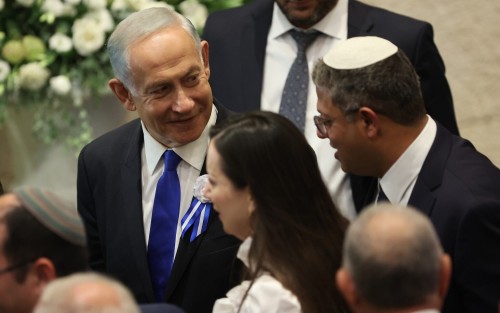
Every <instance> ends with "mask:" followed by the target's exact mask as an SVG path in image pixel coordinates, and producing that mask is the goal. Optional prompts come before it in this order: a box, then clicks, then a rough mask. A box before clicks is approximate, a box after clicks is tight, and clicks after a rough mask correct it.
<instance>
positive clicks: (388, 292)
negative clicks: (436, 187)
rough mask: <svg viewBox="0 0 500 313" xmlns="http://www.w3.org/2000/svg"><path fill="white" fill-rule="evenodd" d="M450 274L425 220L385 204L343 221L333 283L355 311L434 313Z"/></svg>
mask: <svg viewBox="0 0 500 313" xmlns="http://www.w3.org/2000/svg"><path fill="white" fill-rule="evenodd" d="M450 277H451V260H450V257H449V256H448V255H447V254H445V253H444V252H443V248H442V247H441V244H440V243H439V239H438V237H437V235H436V232H435V230H434V228H433V226H432V224H431V222H430V221H429V219H428V218H427V217H426V216H425V215H423V214H422V213H420V212H418V211H417V210H416V209H415V208H409V207H402V206H396V205H391V204H388V203H385V204H382V205H380V206H377V207H374V206H372V207H369V208H367V209H366V210H364V211H363V212H362V213H361V214H360V216H359V217H358V218H357V219H356V220H354V221H353V222H352V224H351V225H350V226H349V229H348V230H347V234H346V239H345V242H344V250H343V258H342V268H341V269H339V270H338V272H337V285H338V287H339V289H340V291H341V292H342V294H343V295H344V297H345V299H346V300H347V302H348V303H349V306H350V307H351V309H352V311H353V312H355V313H382V312H383V313H410V312H413V313H417V312H420V313H437V312H439V310H440V308H441V306H442V305H443V302H444V297H445V295H446V292H447V290H448V285H449V282H450Z"/></svg>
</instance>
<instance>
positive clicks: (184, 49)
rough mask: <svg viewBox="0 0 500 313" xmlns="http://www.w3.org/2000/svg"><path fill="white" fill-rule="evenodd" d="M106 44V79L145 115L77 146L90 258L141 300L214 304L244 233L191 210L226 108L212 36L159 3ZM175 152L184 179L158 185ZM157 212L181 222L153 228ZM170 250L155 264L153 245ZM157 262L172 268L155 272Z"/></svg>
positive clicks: (194, 307)
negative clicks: (211, 52) (206, 37)
mask: <svg viewBox="0 0 500 313" xmlns="http://www.w3.org/2000/svg"><path fill="white" fill-rule="evenodd" d="M108 52H109V54H110V60H111V64H112V66H113V70H114V73H115V78H113V79H111V80H110V81H109V86H110V88H111V89H112V91H113V92H114V94H115V95H116V97H117V98H118V99H119V100H120V102H121V103H122V104H123V105H124V107H125V108H126V109H127V110H130V111H137V112H138V115H139V119H137V120H134V121H131V122H129V123H127V124H125V125H123V126H121V127H119V128H117V129H115V130H113V131H111V132H109V133H107V134H105V135H103V136H102V137H100V138H98V139H96V140H94V141H93V142H92V143H90V144H89V145H87V146H86V147H84V148H83V150H82V151H81V153H80V157H79V161H78V181H77V188H78V210H79V212H80V214H81V216H82V217H83V219H84V221H85V225H86V229H87V231H88V243H89V247H90V250H91V258H90V266H91V267H92V268H93V269H95V270H98V271H102V272H105V273H107V274H109V275H111V276H113V277H116V278H117V279H119V280H120V281H122V282H123V283H124V284H125V285H126V286H127V287H128V288H130V289H131V290H132V292H133V294H134V296H135V297H136V299H137V300H138V302H140V303H148V302H162V301H165V302H171V303H174V304H176V305H178V306H180V307H182V308H183V309H184V310H185V311H186V312H196V313H199V312H211V311H212V306H213V303H214V302H215V300H216V299H217V298H220V297H223V296H224V294H225V293H226V292H227V291H228V290H229V289H230V287H232V283H231V282H230V276H231V275H232V274H233V273H232V270H233V265H234V264H233V262H234V260H235V255H236V252H237V249H238V246H239V241H238V240H237V239H236V238H234V237H232V236H229V235H227V234H225V233H224V231H223V229H222V225H221V223H220V221H219V219H218V217H217V215H216V213H215V212H214V211H213V210H211V209H210V207H209V206H208V208H207V209H206V210H205V211H203V212H200V214H194V215H193V216H191V215H190V214H188V210H189V212H195V211H196V210H197V208H199V207H198V206H196V207H195V206H193V204H195V203H197V199H196V198H194V197H193V186H194V184H195V182H196V181H197V177H199V176H200V174H204V173H205V169H204V160H205V154H206V150H207V146H208V142H209V137H208V130H209V128H210V126H212V125H214V124H215V123H218V122H220V121H222V120H224V119H225V118H226V116H227V115H228V114H229V111H227V110H226V109H224V107H222V106H221V105H220V104H217V103H216V102H215V104H214V100H213V98H212V93H211V89H210V85H209V83H208V78H209V76H210V68H209V64H208V44H207V42H205V41H200V39H199V37H198V34H197V33H196V30H195V29H194V27H193V26H192V24H191V23H190V22H189V21H188V20H187V19H185V18H184V17H183V16H181V15H179V14H178V13H175V12H174V11H173V10H170V9H167V8H153V9H147V10H142V11H140V12H137V13H134V14H131V15H130V16H128V17H127V18H126V19H125V20H123V21H122V22H121V23H120V24H119V25H118V26H117V28H116V29H115V31H114V32H113V34H112V35H111V37H110V39H109V42H108ZM172 151H173V152H174V154H173V155H176V156H177V160H179V159H180V161H179V163H178V165H176V166H175V168H174V169H175V171H174V172H175V176H176V178H177V184H176V185H177V187H176V188H174V187H170V186H173V185H168V187H167V188H166V189H162V188H158V189H157V187H156V186H157V183H158V185H160V183H159V180H160V176H162V177H163V176H165V175H162V172H163V171H164V162H163V159H165V163H166V162H167V157H166V156H165V157H164V155H167V154H169V153H170V155H172V154H171V152H172ZM167 171H169V172H172V170H171V169H165V173H166V172H167ZM169 175H170V174H169ZM174 189H177V190H179V191H180V192H177V193H176V195H177V197H178V198H177V199H175V200H174V201H172V202H173V203H174V204H175V203H176V204H175V205H176V208H178V210H177V209H176V210H175V211H174V212H173V213H175V215H177V217H175V218H168V219H166V220H165V219H161V217H162V216H161V215H156V213H157V212H162V211H157V208H160V207H159V206H157V205H156V204H157V200H158V198H161V197H165V196H164V195H166V194H167V192H168V193H169V194H170V192H171V191H172V190H174ZM190 208H191V209H192V211H191V210H190ZM196 212H198V211H196ZM173 213H172V212H171V211H169V213H168V214H173ZM163 216H167V214H164V215H163ZM168 216H170V215H168ZM157 217H158V218H157ZM160 220H161V222H170V223H171V222H172V221H173V223H174V225H173V226H171V227H163V226H161V227H155V228H153V227H152V225H153V224H155V223H157V222H158V221H160ZM184 220H185V221H186V222H189V223H186V224H184V223H183V221H184ZM191 222H192V224H190V223H191ZM155 225H156V224H155ZM186 225H191V226H188V227H185V226H186ZM152 230H155V231H172V232H173V233H171V235H170V234H168V235H162V236H160V237H158V236H156V237H154V236H153V237H154V238H153V239H154V240H155V243H156V242H157V241H156V240H157V239H167V240H168V243H167V244H169V246H168V247H167V245H159V246H158V245H156V244H155V245H154V248H152V245H151V242H152V233H153V231H152ZM173 244H175V246H173ZM164 248H165V249H172V251H173V252H174V253H175V259H174V258H173V255H172V256H171V257H170V258H167V259H166V262H165V263H161V264H157V263H158V262H157V261H158V260H159V258H154V257H151V256H152V251H155V252H158V253H161V252H162V251H163V250H162V249H164ZM174 249H175V250H174ZM155 262H156V263H155ZM172 262H173V265H172ZM151 264H156V265H158V267H155V266H156V265H155V266H152V265H151ZM164 264H165V265H164ZM169 268H171V270H169ZM157 269H159V270H161V271H163V270H166V272H163V273H161V275H162V276H160V275H156V274H155V273H156V272H157V271H156V270H157ZM165 277H167V279H165ZM235 280H236V277H235ZM235 282H236V281H235Z"/></svg>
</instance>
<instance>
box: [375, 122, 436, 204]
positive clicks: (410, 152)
mask: <svg viewBox="0 0 500 313" xmlns="http://www.w3.org/2000/svg"><path fill="white" fill-rule="evenodd" d="M436 129H437V127H436V122H435V121H434V120H433V119H432V118H431V117H430V116H428V115H427V123H426V124H425V127H424V128H423V129H422V131H421V132H420V134H419V135H418V136H417V138H416V139H415V140H414V141H413V142H412V143H411V145H410V146H408V148H407V149H406V150H405V152H403V154H401V156H400V157H399V159H398V160H397V161H396V162H395V163H394V164H393V165H392V166H391V168H389V170H388V171H387V173H385V175H384V176H383V177H382V178H381V179H380V180H379V183H380V185H381V186H382V189H383V190H384V193H385V195H386V196H387V199H389V201H390V202H391V203H399V204H405V205H406V204H407V202H408V198H409V194H408V193H409V192H411V190H410V189H413V188H410V187H413V186H414V183H415V181H416V179H417V176H418V174H419V173H420V170H421V169H422V165H423V164H424V161H425V159H426V157H427V154H428V153H429V150H430V149H431V146H432V143H433V142H434V138H436ZM403 199H406V201H402V200H403Z"/></svg>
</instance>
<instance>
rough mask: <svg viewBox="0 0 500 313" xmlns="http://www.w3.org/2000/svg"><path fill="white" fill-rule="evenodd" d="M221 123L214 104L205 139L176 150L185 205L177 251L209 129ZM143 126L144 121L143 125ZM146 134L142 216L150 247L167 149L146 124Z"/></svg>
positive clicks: (178, 232) (177, 237) (143, 155)
mask: <svg viewBox="0 0 500 313" xmlns="http://www.w3.org/2000/svg"><path fill="white" fill-rule="evenodd" d="M216 120H217V109H216V108H215V106H214V105H212V113H211V115H210V119H209V120H208V123H207V125H206V126H205V129H204V130H203V132H202V134H201V136H200V137H199V138H198V139H196V140H195V141H193V142H190V143H188V144H186V145H184V146H181V147H176V148H174V149H173V150H174V151H175V153H177V154H178V155H179V156H180V157H181V158H182V160H181V162H180V163H179V165H178V166H177V175H179V182H180V185H181V205H180V210H179V220H178V223H177V235H176V241H175V252H177V247H178V245H179V239H180V236H181V219H182V217H183V216H184V214H185V213H186V212H187V210H188V209H189V206H190V205H191V201H192V200H193V187H194V183H195V181H196V179H197V178H198V177H199V176H200V172H201V168H202V166H203V162H204V161H205V155H206V153H207V148H208V143H209V140H210V138H209V134H208V133H209V130H210V127H212V125H215V122H216ZM141 123H142V122H141ZM142 131H143V133H144V145H143V146H142V150H141V175H142V214H143V215H142V216H143V223H144V236H145V238H146V245H147V244H148V242H149V229H150V227H151V216H152V214H153V202H154V198H155V192H156V184H157V183H158V180H159V179H160V177H161V175H162V173H163V168H164V167H165V163H164V162H163V159H162V155H163V153H164V152H165V151H166V150H167V147H165V146H164V145H162V144H161V143H159V142H158V141H156V140H155V139H154V138H153V137H152V136H151V135H150V134H149V132H148V131H147V129H146V127H145V126H144V124H143V123H142Z"/></svg>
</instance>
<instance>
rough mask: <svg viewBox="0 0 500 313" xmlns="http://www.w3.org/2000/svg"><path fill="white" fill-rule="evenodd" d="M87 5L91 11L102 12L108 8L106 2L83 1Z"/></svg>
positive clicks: (96, 0) (97, 0)
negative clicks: (101, 10)
mask: <svg viewBox="0 0 500 313" xmlns="http://www.w3.org/2000/svg"><path fill="white" fill-rule="evenodd" d="M83 4H85V5H86V6H87V7H88V8H89V9H91V10H100V9H104V8H106V4H107V1H106V0H83Z"/></svg>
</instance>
